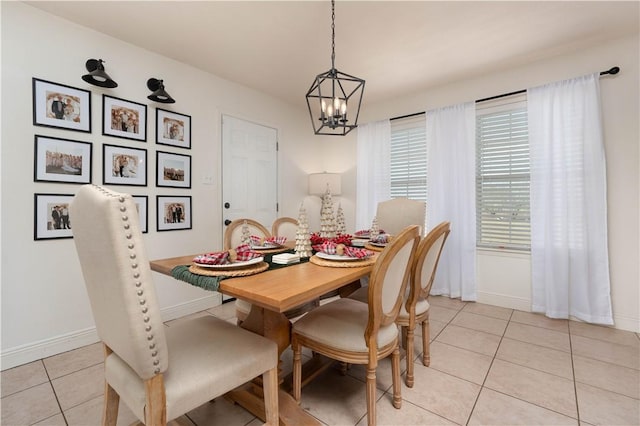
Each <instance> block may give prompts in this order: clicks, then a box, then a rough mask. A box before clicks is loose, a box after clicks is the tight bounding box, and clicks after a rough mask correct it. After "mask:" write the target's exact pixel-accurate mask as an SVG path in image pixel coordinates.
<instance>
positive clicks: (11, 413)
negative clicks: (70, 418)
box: [0, 382, 60, 426]
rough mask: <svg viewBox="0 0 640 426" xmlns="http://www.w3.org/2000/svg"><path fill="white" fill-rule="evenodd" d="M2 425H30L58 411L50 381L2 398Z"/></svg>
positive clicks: (0, 421) (0, 418)
mask: <svg viewBox="0 0 640 426" xmlns="http://www.w3.org/2000/svg"><path fill="white" fill-rule="evenodd" d="M1 403H2V416H1V417H0V424H3V425H7V426H10V425H16V426H17V425H30V424H33V423H36V422H39V421H41V420H44V419H47V418H49V417H51V416H54V415H56V414H58V413H60V407H59V406H58V402H57V401H56V396H55V394H54V393H53V389H52V388H51V384H50V383H48V382H47V383H43V384H41V385H37V386H33V387H31V388H29V389H26V390H23V391H21V392H17V393H14V394H12V395H9V396H7V397H4V398H2V401H1Z"/></svg>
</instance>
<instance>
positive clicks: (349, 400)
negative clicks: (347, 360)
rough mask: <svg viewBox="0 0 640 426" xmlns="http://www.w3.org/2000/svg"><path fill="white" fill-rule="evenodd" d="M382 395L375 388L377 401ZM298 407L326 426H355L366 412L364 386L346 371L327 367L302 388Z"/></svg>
mask: <svg viewBox="0 0 640 426" xmlns="http://www.w3.org/2000/svg"><path fill="white" fill-rule="evenodd" d="M403 390H404V389H403ZM383 394H384V392H382V391H378V392H377V395H376V400H377V399H379V398H381V397H382V396H383ZM386 403H388V404H390V402H389V401H387V402H386ZM300 406H301V407H302V408H303V409H304V410H306V411H307V412H308V413H309V414H311V415H312V416H314V417H315V418H317V419H319V420H320V421H322V422H324V423H326V424H328V425H355V424H356V423H357V422H358V421H359V420H360V419H361V418H362V417H363V416H364V415H365V413H366V412H367V402H366V387H365V384H364V383H363V382H362V381H360V380H358V379H355V378H354V377H351V376H350V375H348V374H347V375H346V376H343V375H341V374H340V373H339V372H338V371H336V370H328V371H327V372H326V373H324V374H322V375H320V376H318V377H316V378H315V380H313V381H311V383H309V384H308V385H307V386H305V387H304V388H302V395H301V404H300Z"/></svg>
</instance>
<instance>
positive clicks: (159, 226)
mask: <svg viewBox="0 0 640 426" xmlns="http://www.w3.org/2000/svg"><path fill="white" fill-rule="evenodd" d="M174 208H175V209H180V210H174ZM156 212H157V214H156V218H157V220H156V230H157V231H158V232H162V231H177V230H184V229H191V228H192V205H191V196H190V195H178V196H176V195H156ZM174 213H175V215H174ZM176 215H179V217H176Z"/></svg>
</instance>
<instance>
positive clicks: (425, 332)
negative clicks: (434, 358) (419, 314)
mask: <svg viewBox="0 0 640 426" xmlns="http://www.w3.org/2000/svg"><path fill="white" fill-rule="evenodd" d="M429 340H431V334H430V332H429V317H427V319H425V320H424V321H423V322H422V365H424V366H425V367H428V366H429V364H431V354H430V353H429Z"/></svg>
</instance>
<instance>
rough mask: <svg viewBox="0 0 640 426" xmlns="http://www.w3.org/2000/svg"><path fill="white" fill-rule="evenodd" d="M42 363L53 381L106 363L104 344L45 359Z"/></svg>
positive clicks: (95, 344)
mask: <svg viewBox="0 0 640 426" xmlns="http://www.w3.org/2000/svg"><path fill="white" fill-rule="evenodd" d="M42 361H43V362H44V366H45V367H46V369H47V372H48V373H49V377H50V378H51V379H52V380H53V379H57V378H58V377H62V376H65V375H67V374H69V373H73V372H75V371H79V370H83V369H85V368H87V367H91V366H93V365H96V364H100V363H101V362H104V349H103V345H102V342H98V343H94V344H92V345H88V346H83V347H81V348H78V349H74V350H72V351H69V352H64V353H61V354H59V355H54V356H52V357H49V358H45V359H43V360H42Z"/></svg>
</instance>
